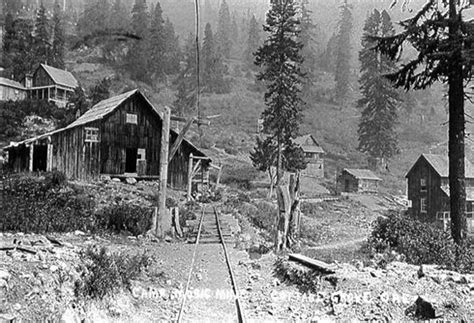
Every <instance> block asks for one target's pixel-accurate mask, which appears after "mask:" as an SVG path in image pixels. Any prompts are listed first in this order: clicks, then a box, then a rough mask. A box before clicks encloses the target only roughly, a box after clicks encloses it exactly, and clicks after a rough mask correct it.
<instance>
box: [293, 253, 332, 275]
mask: <svg viewBox="0 0 474 323" xmlns="http://www.w3.org/2000/svg"><path fill="white" fill-rule="evenodd" d="M288 259H289V260H292V261H296V262H298V263H300V264H302V265H305V266H307V267H310V268H313V269H316V270H318V271H322V272H324V273H327V274H334V273H335V272H336V266H335V265H332V264H327V263H325V262H324V261H321V260H316V259H313V258H309V257H306V256H303V255H301V254H297V253H292V254H289V255H288Z"/></svg>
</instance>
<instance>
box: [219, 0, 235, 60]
mask: <svg viewBox="0 0 474 323" xmlns="http://www.w3.org/2000/svg"><path fill="white" fill-rule="evenodd" d="M218 18H219V19H218V23H217V44H218V46H217V47H218V49H219V51H220V53H221V54H222V55H223V56H224V57H225V58H229V57H230V50H231V48H232V41H231V19H230V12H229V6H228V5H227V2H226V1H225V0H222V3H221V6H220V8H219V17H218Z"/></svg>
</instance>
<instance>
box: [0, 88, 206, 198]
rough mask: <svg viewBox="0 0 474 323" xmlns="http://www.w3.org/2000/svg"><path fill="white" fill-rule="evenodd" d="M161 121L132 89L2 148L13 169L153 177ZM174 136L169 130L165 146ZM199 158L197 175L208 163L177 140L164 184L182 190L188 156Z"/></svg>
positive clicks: (71, 174) (72, 175)
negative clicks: (67, 121)
mask: <svg viewBox="0 0 474 323" xmlns="http://www.w3.org/2000/svg"><path fill="white" fill-rule="evenodd" d="M162 124H163V122H162V117H161V113H160V111H158V110H157V109H156V108H155V107H154V106H153V105H152V104H151V103H150V101H149V100H148V99H147V98H146V97H145V96H144V95H143V94H142V93H141V92H140V91H138V90H133V91H130V92H127V93H124V94H121V95H118V96H115V97H112V98H109V99H107V100H104V101H101V102H99V103H98V104H96V105H95V106H94V107H92V108H91V109H90V110H88V111H87V112H86V113H85V114H84V115H82V116H81V117H79V118H78V119H77V120H76V121H74V122H73V123H71V124H70V125H68V126H67V127H65V128H63V129H58V130H55V131H53V132H50V133H46V134H43V135H41V136H38V137H35V138H31V139H27V140H24V141H21V142H18V143H12V144H10V145H9V146H7V147H5V148H4V151H6V152H7V155H8V167H10V169H12V170H13V171H16V172H20V171H50V170H53V169H57V170H59V171H62V172H64V173H65V174H66V176H67V177H68V178H74V179H93V178H97V177H98V176H99V175H109V176H123V177H126V176H131V177H136V178H158V176H159V169H160V167H159V166H160V165H159V161H160V148H161V147H160V146H161V130H162ZM177 137H178V134H177V133H176V132H175V131H173V130H171V131H170V145H173V143H174V141H175V140H176V139H177ZM191 154H192V155H193V156H195V157H198V158H200V160H201V161H202V162H200V165H201V166H202V171H203V172H205V171H206V169H207V168H208V167H209V164H210V159H209V158H207V157H206V156H205V154H204V153H203V152H202V151H200V150H199V149H197V148H196V147H195V146H194V145H192V144H191V143H190V142H189V141H187V140H183V141H182V143H181V145H180V147H179V149H178V151H177V152H176V154H175V155H174V157H173V159H172V160H171V162H170V163H169V167H168V182H169V184H170V185H171V187H173V188H177V189H185V188H186V186H187V181H188V169H189V168H188V164H189V160H190V159H189V157H190V155H191Z"/></svg>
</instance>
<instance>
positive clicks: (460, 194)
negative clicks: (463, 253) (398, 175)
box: [378, 0, 473, 244]
mask: <svg viewBox="0 0 474 323" xmlns="http://www.w3.org/2000/svg"><path fill="white" fill-rule="evenodd" d="M395 3H396V1H395ZM461 5H462V3H460V2H459V1H457V0H446V1H442V2H438V1H426V4H425V5H424V6H423V8H422V9H421V10H420V11H418V12H417V13H416V14H415V16H413V17H412V18H410V19H408V20H405V21H403V22H401V27H402V30H401V31H400V32H399V33H398V34H396V35H394V36H392V37H386V38H378V42H379V44H378V49H379V50H380V51H381V52H382V53H384V54H386V55H387V56H388V57H389V58H391V59H400V56H401V55H400V54H401V51H402V49H403V47H404V45H406V44H407V43H408V44H410V45H411V47H412V48H414V49H415V50H416V51H417V52H418V55H414V56H413V57H414V58H412V59H411V60H410V61H409V62H407V63H405V64H404V65H403V66H402V67H401V68H400V69H399V70H398V71H396V72H395V73H393V74H392V75H391V76H390V79H391V80H393V81H394V82H395V85H397V86H400V87H404V88H405V89H411V88H413V89H415V90H416V89H424V88H427V87H429V86H431V85H432V84H433V83H434V82H436V81H439V80H442V81H444V82H446V83H447V85H448V108H449V122H448V126H449V134H448V155H449V191H450V207H451V234H452V237H453V239H454V241H455V242H456V243H458V244H461V243H463V242H464V241H465V239H466V227H467V226H466V216H465V212H466V188H465V168H464V167H465V163H464V157H465V153H464V138H465V116H464V100H465V86H466V85H465V84H464V81H465V80H466V81H470V79H471V78H470V77H471V71H472V65H473V56H472V41H471V40H472V34H473V31H472V30H473V29H472V23H471V22H470V21H465V20H464V19H463V15H462V14H463V9H461V8H460V6H461Z"/></svg>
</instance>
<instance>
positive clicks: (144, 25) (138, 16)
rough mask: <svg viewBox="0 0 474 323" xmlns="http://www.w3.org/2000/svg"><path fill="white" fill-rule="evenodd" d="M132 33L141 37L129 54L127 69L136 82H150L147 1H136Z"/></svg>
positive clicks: (133, 10) (133, 11) (134, 43)
mask: <svg viewBox="0 0 474 323" xmlns="http://www.w3.org/2000/svg"><path fill="white" fill-rule="evenodd" d="M131 28H132V32H133V33H134V34H135V35H137V36H139V37H141V39H139V40H136V41H134V42H133V44H132V46H131V47H130V48H129V50H128V54H127V67H128V71H129V72H130V76H131V78H132V79H134V80H139V81H144V82H148V81H149V80H150V74H149V69H148V53H147V49H148V48H147V43H146V38H147V36H148V35H147V30H148V12H147V5H146V0H135V4H134V6H133V9H132V20H131Z"/></svg>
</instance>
